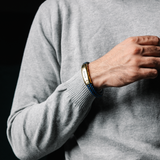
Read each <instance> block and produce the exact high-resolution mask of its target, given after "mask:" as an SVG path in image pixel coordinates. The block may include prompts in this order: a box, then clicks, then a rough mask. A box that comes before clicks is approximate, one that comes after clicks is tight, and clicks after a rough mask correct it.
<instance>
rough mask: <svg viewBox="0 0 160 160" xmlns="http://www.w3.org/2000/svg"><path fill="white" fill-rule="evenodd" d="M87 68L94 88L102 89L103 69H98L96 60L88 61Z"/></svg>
mask: <svg viewBox="0 0 160 160" xmlns="http://www.w3.org/2000/svg"><path fill="white" fill-rule="evenodd" d="M88 70H89V73H90V77H91V79H92V83H93V86H94V87H95V88H96V90H102V89H103V88H105V85H104V84H105V82H104V81H105V78H103V77H104V75H105V73H103V70H102V69H100V66H99V65H98V63H97V62H96V61H94V62H91V63H89V65H88Z"/></svg>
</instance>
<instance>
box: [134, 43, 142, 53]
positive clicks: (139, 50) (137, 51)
mask: <svg viewBox="0 0 160 160" xmlns="http://www.w3.org/2000/svg"><path fill="white" fill-rule="evenodd" d="M132 51H133V54H140V53H142V52H143V47H140V46H138V45H137V46H134V47H133V49H132Z"/></svg>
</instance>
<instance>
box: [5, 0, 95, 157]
mask: <svg viewBox="0 0 160 160" xmlns="http://www.w3.org/2000/svg"><path fill="white" fill-rule="evenodd" d="M46 3H49V2H46ZM46 3H45V4H46ZM45 4H43V5H42V6H41V7H40V9H39V11H38V13H37V15H36V17H35V19H34V22H33V25H32V27H31V31H30V34H29V37H28V41H27V44H26V48H25V52H24V57H23V61H22V66H21V71H20V75H19V79H18V84H17V88H16V92H15V97H14V101H13V106H12V110H11V114H10V116H9V119H8V127H7V136H8V139H9V142H10V144H11V146H12V148H13V151H14V152H15V154H16V155H17V157H18V158H19V159H22V160H23V159H28V160H32V159H34V160H35V159H39V158H41V157H43V156H45V155H47V154H49V153H51V152H53V151H54V150H56V149H58V148H59V147H61V146H62V145H63V144H64V143H65V142H66V141H67V140H68V139H69V138H70V136H71V135H72V134H73V133H74V131H75V130H76V129H77V127H78V126H79V124H80V123H81V122H82V121H83V119H84V118H85V116H86V114H87V113H88V111H89V109H90V106H91V103H92V102H93V100H94V97H93V96H92V95H91V94H90V92H89V91H88V89H87V87H86V86H85V84H84V82H83V79H82V77H81V72H80V71H79V72H77V73H76V74H75V75H74V76H73V77H72V78H71V79H70V80H69V81H67V82H65V83H63V84H61V78H60V65H61V64H60V63H61V62H60V59H61V56H60V49H59V48H58V46H59V45H58V43H59V41H60V37H59V32H60V27H59V24H58V23H59V18H58V17H57V16H54V17H53V16H51V15H50V11H49V9H48V8H47V7H46V6H45ZM54 8H55V10H54V11H52V12H55V13H53V15H55V14H57V13H58V12H59V11H58V8H56V5H55V6H54ZM77 84H78V85H77ZM86 102H87V103H86Z"/></svg>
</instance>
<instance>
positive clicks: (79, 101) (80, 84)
mask: <svg viewBox="0 0 160 160" xmlns="http://www.w3.org/2000/svg"><path fill="white" fill-rule="evenodd" d="M66 85H67V91H68V93H69V95H70V96H71V99H72V101H73V103H75V104H76V105H77V106H79V107H81V108H82V109H83V108H84V107H89V106H90V105H91V104H92V102H93V100H94V99H95V97H94V96H93V95H92V93H91V92H90V91H89V90H88V88H87V86H86V85H85V83H84V81H83V78H82V75H81V71H79V72H78V73H76V75H74V76H73V77H72V78H71V79H70V80H69V81H68V82H67V84H66Z"/></svg>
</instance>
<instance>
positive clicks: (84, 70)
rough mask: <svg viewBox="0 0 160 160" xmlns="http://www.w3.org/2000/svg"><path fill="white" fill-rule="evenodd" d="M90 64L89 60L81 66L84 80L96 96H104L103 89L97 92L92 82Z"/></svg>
mask: <svg viewBox="0 0 160 160" xmlns="http://www.w3.org/2000/svg"><path fill="white" fill-rule="evenodd" d="M88 64H89V62H85V63H83V65H82V68H81V73H82V77H83V81H84V83H85V84H86V86H87V87H88V89H89V91H90V92H91V93H92V94H93V95H94V96H95V97H97V98H98V97H102V90H101V91H100V92H97V91H96V90H95V88H94V86H93V84H92V80H91V77H90V74H89V69H88Z"/></svg>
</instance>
